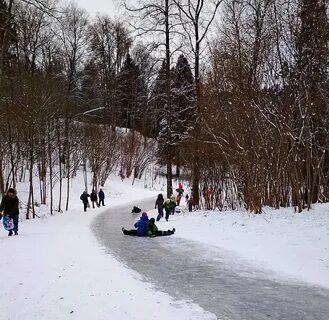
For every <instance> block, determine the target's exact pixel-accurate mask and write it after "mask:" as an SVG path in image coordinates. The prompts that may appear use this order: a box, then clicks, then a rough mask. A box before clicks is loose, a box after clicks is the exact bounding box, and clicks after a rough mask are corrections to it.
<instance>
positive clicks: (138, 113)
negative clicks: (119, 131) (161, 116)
mask: <svg viewBox="0 0 329 320" xmlns="http://www.w3.org/2000/svg"><path fill="white" fill-rule="evenodd" d="M116 86H117V89H116V111H117V113H118V117H117V119H118V120H117V125H118V126H124V127H126V128H131V129H137V128H138V129H139V130H140V131H142V128H140V126H141V125H142V123H143V121H142V119H143V111H144V110H145V107H146V95H147V89H146V84H145V83H144V81H143V77H141V72H140V69H139V66H138V65H136V63H135V62H134V60H133V59H132V58H131V56H130V54H127V57H126V59H125V61H124V64H123V67H122V69H121V71H120V72H119V74H118V76H117V83H116Z"/></svg>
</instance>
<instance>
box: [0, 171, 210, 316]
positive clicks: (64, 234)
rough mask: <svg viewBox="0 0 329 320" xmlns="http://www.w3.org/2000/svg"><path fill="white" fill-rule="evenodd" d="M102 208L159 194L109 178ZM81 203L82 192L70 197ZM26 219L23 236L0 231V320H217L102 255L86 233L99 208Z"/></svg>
mask: <svg viewBox="0 0 329 320" xmlns="http://www.w3.org/2000/svg"><path fill="white" fill-rule="evenodd" d="M104 190H105V193H106V195H107V198H106V203H107V204H110V205H109V206H107V207H106V210H111V208H113V207H114V206H115V205H118V204H121V203H126V202H127V201H128V202H130V201H133V200H137V199H141V198H145V197H150V196H154V195H155V194H156V193H155V192H154V191H153V192H152V191H148V190H146V189H144V186H143V182H141V183H137V184H136V185H135V186H134V187H132V186H131V181H130V182H129V181H124V182H121V181H120V179H118V178H115V177H113V178H112V179H110V182H109V184H108V186H106V187H105V188H104ZM72 195H73V198H74V199H78V198H79V195H80V190H76V192H72ZM71 206H72V209H71V210H70V212H68V213H63V214H57V215H56V216H53V217H49V216H44V218H43V219H38V220H30V221H23V222H22V223H21V224H20V234H19V236H17V237H16V236H15V237H10V238H9V237H8V236H7V233H6V232H5V231H4V230H3V229H2V230H1V231H0V251H1V260H0V274H1V285H0V319H3V320H9V319H10V320H16V319H33V320H39V319H47V320H55V319H79V320H83V319H88V320H90V319H93V320H107V319H116V320H121V319H122V320H123V319H127V320H128V319H129V320H131V319H140V320H147V319H158V320H162V319H163V320H167V319H183V320H184V319H186V320H190V319H196V320H201V319H202V320H206V319H216V317H215V316H214V315H212V314H209V313H206V312H204V311H203V310H202V309H201V308H200V307H199V306H197V305H195V304H192V303H188V302H185V301H174V300H173V299H172V298H171V297H170V296H168V295H167V294H165V293H161V292H157V291H155V289H154V288H153V287H152V285H150V284H147V283H144V282H142V279H141V278H140V277H139V275H138V274H137V273H135V272H133V271H131V270H129V269H127V268H126V267H124V266H123V265H122V264H120V263H119V262H118V261H117V260H115V259H114V258H113V257H112V256H110V255H108V254H106V253H105V251H104V250H102V248H101V247H100V246H99V244H98V243H97V241H96V239H95V238H94V236H93V235H92V233H91V231H90V227H89V226H90V222H91V221H92V219H93V218H94V217H95V216H96V215H97V214H98V213H100V212H102V211H103V208H100V209H89V210H88V212H87V213H84V212H82V205H81V203H80V200H76V201H73V202H72V204H71Z"/></svg>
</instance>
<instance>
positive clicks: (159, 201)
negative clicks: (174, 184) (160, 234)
mask: <svg viewBox="0 0 329 320" xmlns="http://www.w3.org/2000/svg"><path fill="white" fill-rule="evenodd" d="M163 204H164V199H163V195H162V193H160V194H159V195H158V198H157V200H156V201H155V209H156V208H158V216H157V221H160V219H161V218H162V217H163Z"/></svg>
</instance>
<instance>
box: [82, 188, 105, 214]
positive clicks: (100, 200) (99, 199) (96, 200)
mask: <svg viewBox="0 0 329 320" xmlns="http://www.w3.org/2000/svg"><path fill="white" fill-rule="evenodd" d="M89 198H90V201H91V203H92V206H93V208H95V205H96V207H100V206H101V205H102V206H105V203H104V200H105V193H104V191H103V190H102V189H99V192H98V196H97V192H96V190H94V189H93V190H92V192H91V194H88V193H87V191H84V192H83V193H82V195H81V196H80V200H81V201H82V203H83V209H84V212H86V211H87V208H89V207H90V205H89Z"/></svg>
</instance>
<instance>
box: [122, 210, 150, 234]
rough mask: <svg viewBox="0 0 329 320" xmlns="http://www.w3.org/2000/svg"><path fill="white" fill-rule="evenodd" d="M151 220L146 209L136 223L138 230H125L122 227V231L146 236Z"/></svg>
mask: <svg viewBox="0 0 329 320" xmlns="http://www.w3.org/2000/svg"><path fill="white" fill-rule="evenodd" d="M148 222H149V217H148V216H147V213H146V212H145V211H144V212H143V213H142V215H141V217H140V219H139V220H138V221H137V222H136V223H135V225H134V226H135V228H136V230H125V229H124V228H122V232H123V233H124V234H126V235H134V236H138V237H145V236H146V235H147V223H148Z"/></svg>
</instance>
